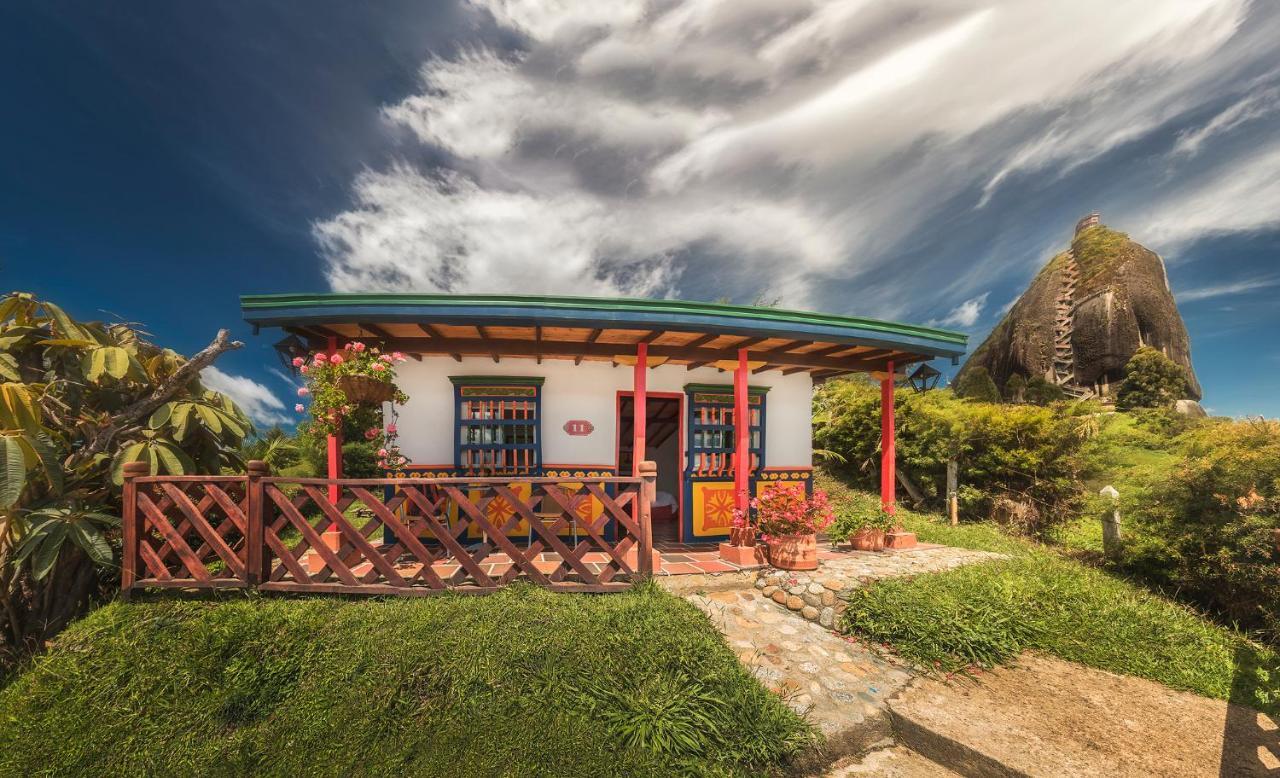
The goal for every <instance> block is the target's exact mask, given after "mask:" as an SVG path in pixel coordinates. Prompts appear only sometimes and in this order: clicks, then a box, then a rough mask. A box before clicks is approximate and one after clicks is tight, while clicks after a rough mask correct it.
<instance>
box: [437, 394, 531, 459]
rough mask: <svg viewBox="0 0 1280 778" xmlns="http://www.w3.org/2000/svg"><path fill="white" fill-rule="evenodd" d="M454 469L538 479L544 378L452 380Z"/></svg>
mask: <svg viewBox="0 0 1280 778" xmlns="http://www.w3.org/2000/svg"><path fill="white" fill-rule="evenodd" d="M450 380H452V381H453V382H454V385H455V387H456V388H455V396H456V411H455V415H454V417H455V420H456V424H455V426H456V432H455V436H454V464H455V465H456V466H457V467H458V469H460V470H461V471H462V472H464V473H466V474H467V475H475V476H491V475H526V476H528V475H538V474H539V472H540V470H541V467H542V428H541V410H542V402H541V400H542V398H541V386H540V384H541V382H542V380H541V379H536V378H494V377H485V378H458V377H454V378H451V379H450Z"/></svg>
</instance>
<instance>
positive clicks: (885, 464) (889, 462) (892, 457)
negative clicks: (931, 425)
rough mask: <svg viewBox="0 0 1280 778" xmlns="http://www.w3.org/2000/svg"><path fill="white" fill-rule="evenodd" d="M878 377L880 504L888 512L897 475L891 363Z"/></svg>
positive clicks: (892, 503)
mask: <svg viewBox="0 0 1280 778" xmlns="http://www.w3.org/2000/svg"><path fill="white" fill-rule="evenodd" d="M887 369H888V371H889V372H888V375H886V376H885V377H884V378H882V379H880V504H881V505H882V506H883V507H884V509H885V510H886V511H888V512H889V513H893V512H894V510H895V503H896V501H897V497H896V495H895V488H894V479H895V478H896V477H897V473H896V467H897V447H896V445H895V443H894V429H893V363H892V362H890V363H889V364H888V368H887Z"/></svg>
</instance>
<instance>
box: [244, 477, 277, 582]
mask: <svg viewBox="0 0 1280 778" xmlns="http://www.w3.org/2000/svg"><path fill="white" fill-rule="evenodd" d="M268 475H271V468H269V467H267V463H266V462H263V461H262V460H261V459H251V460H249V465H248V468H247V470H246V474H245V487H244V490H245V492H244V493H245V503H246V511H247V512H248V514H249V515H248V516H247V517H246V519H247V524H248V526H247V527H246V528H245V538H244V547H245V565H244V567H245V583H246V584H247V585H248V586H249V588H251V589H256V588H257V587H258V585H259V584H261V583H262V582H263V581H266V580H269V579H270V578H271V554H270V553H269V552H268V551H267V535H266V505H265V504H264V503H263V494H262V478H263V477H264V476H268Z"/></svg>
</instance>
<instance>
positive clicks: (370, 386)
mask: <svg viewBox="0 0 1280 778" xmlns="http://www.w3.org/2000/svg"><path fill="white" fill-rule="evenodd" d="M338 388H339V389H341V390H342V393H343V394H345V395H346V396H347V400H349V401H351V402H352V403H355V404H356V405H381V404H382V403H384V402H387V401H388V400H390V399H391V398H393V397H395V396H396V386H395V384H393V383H391V382H389V381H379V380H378V379H376V378H372V377H370V376H367V375H344V376H342V377H340V378H339V379H338Z"/></svg>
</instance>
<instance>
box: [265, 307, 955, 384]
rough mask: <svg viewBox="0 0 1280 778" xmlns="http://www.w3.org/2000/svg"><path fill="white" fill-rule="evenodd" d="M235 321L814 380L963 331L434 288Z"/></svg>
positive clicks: (940, 349) (875, 368) (325, 335)
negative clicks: (643, 352)
mask: <svg viewBox="0 0 1280 778" xmlns="http://www.w3.org/2000/svg"><path fill="white" fill-rule="evenodd" d="M241 305H242V308H243V311H244V316H245V320H246V321H248V322H249V323H251V324H253V325H254V326H255V329H256V328H259V327H280V328H282V329H283V330H285V331H286V332H288V333H290V334H293V335H296V336H298V337H299V338H301V339H303V340H304V341H305V342H306V343H307V345H308V346H309V347H310V348H324V347H325V346H326V345H327V343H328V339H329V338H331V337H337V338H339V339H341V340H354V339H360V340H364V341H366V342H370V343H374V342H376V343H380V344H382V345H383V347H384V348H387V349H391V350H397V351H402V352H404V353H406V354H409V355H412V356H416V357H422V356H425V355H448V356H452V357H453V358H454V359H457V360H461V359H462V358H463V357H464V356H485V357H490V358H492V359H494V360H495V361H498V360H501V359H503V358H529V359H535V360H539V361H541V360H542V359H572V360H574V361H575V362H577V363H581V362H583V361H602V362H619V361H625V360H627V359H628V358H633V357H634V355H635V352H636V346H637V345H638V344H640V343H647V344H648V352H649V357H650V360H651V361H654V360H656V359H663V360H665V363H666V364H677V365H684V366H686V367H687V368H689V369H693V368H696V367H703V366H717V365H718V363H724V362H727V361H730V360H732V361H734V362H736V360H737V352H738V350H739V349H743V348H745V349H746V350H747V353H748V360H749V361H750V362H752V363H758V364H754V365H753V368H754V371H755V372H757V373H759V372H763V371H766V370H781V371H783V372H784V373H792V372H800V371H807V372H810V373H812V374H813V376H814V377H815V378H826V377H830V376H834V375H840V374H844V373H851V372H882V371H884V370H885V369H886V367H887V364H888V363H889V362H890V361H892V362H893V363H894V367H895V370H896V371H898V372H901V371H902V370H903V369H904V368H905V367H906V366H907V365H910V364H912V363H915V362H922V361H927V360H929V359H933V358H935V357H947V358H952V359H954V358H956V357H958V356H959V355H960V354H963V353H964V350H965V342H966V339H965V336H964V335H962V334H959V333H952V332H946V331H942V330H934V329H930V328H925V327H915V326H912V325H903V324H895V323H891V322H879V321H873V320H869V319H855V318H852V317H838V316H829V315H824V314H810V313H803V312H797V311H781V310H777V309H769V308H754V307H748V306H730V305H714V304H704V303H683V302H680V301H668V300H594V299H591V298H546V297H539V298H531V297H488V296H486V297H483V298H481V297H475V296H458V295H452V296H442V295H318V296H308V297H300V296H295V295H265V296H249V297H242V298H241Z"/></svg>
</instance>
